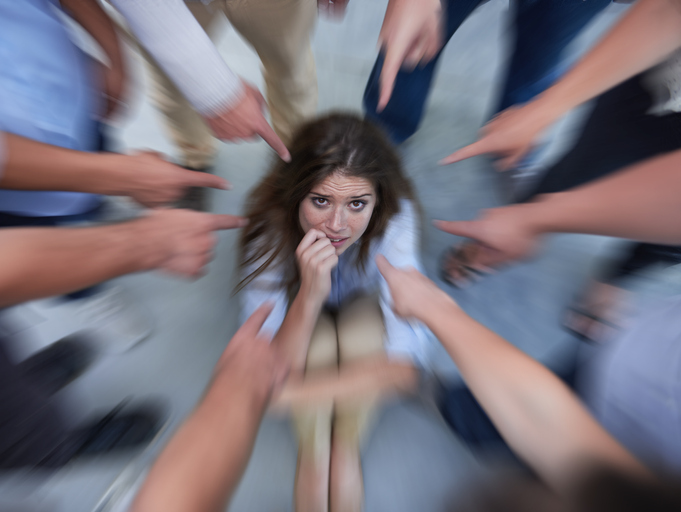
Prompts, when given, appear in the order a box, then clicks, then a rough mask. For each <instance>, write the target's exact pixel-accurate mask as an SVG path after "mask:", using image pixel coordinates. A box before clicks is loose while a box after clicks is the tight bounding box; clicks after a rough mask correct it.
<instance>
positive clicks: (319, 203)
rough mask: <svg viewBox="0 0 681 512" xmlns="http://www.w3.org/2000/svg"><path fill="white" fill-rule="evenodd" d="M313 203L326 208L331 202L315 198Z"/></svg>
mask: <svg viewBox="0 0 681 512" xmlns="http://www.w3.org/2000/svg"><path fill="white" fill-rule="evenodd" d="M312 202H313V203H314V204H315V205H317V206H326V205H327V204H328V203H329V201H328V200H327V199H324V198H323V197H313V198H312Z"/></svg>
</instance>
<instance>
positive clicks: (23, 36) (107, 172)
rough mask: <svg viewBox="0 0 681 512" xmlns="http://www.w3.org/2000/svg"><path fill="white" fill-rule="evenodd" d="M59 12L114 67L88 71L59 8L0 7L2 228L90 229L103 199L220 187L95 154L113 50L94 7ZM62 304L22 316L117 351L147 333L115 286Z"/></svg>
mask: <svg viewBox="0 0 681 512" xmlns="http://www.w3.org/2000/svg"><path fill="white" fill-rule="evenodd" d="M61 7H63V8H64V9H66V11H68V13H69V14H70V15H72V16H73V18H74V19H75V20H76V21H77V22H79V23H80V24H81V25H82V26H83V27H84V28H85V29H86V30H87V31H88V32H89V33H90V34H91V35H92V36H93V37H94V38H95V40H96V41H97V42H98V43H99V44H100V46H101V47H102V48H103V49H104V50H105V52H106V53H107V56H108V57H109V60H110V61H111V67H110V68H109V67H103V66H100V65H98V64H95V63H94V62H93V61H92V60H91V59H90V58H89V57H88V56H86V55H85V54H84V53H83V52H82V51H81V50H80V49H79V48H78V47H76V46H75V45H74V44H73V43H72V41H71V40H70V38H69V35H68V33H67V30H66V27H65V26H64V25H63V23H62V20H61V19H60V17H59V15H58V11H57V9H58V4H57V3H54V2H51V1H49V0H19V1H17V2H14V1H6V0H3V1H0V48H2V49H3V53H2V55H3V59H4V60H3V66H0V91H2V97H3V101H2V102H0V130H3V131H4V132H6V133H7V136H6V141H5V142H4V145H5V146H6V148H5V150H4V152H7V153H8V154H9V156H8V159H9V162H8V165H6V166H5V167H6V168H5V169H4V171H3V173H2V175H0V187H1V189H0V227H16V226H54V225H65V224H74V223H82V222H93V221H96V220H97V219H98V218H99V216H100V213H101V210H102V198H101V196H100V195H99V194H102V193H106V194H127V195H130V196H132V197H133V198H135V199H136V200H138V201H139V202H141V203H143V204H145V205H147V206H159V205H161V204H165V203H167V202H171V201H173V200H174V199H176V198H177V197H178V196H179V195H180V194H182V193H183V192H184V189H185V188H186V187H189V186H195V185H205V186H214V187H216V186H217V187H225V186H226V185H225V182H224V180H221V179H219V178H213V177H211V178H205V177H198V176H194V174H193V173H190V172H189V171H184V170H182V169H179V168H177V167H175V166H172V165H171V164H169V163H166V162H164V161H163V160H162V159H161V158H159V157H158V156H156V155H154V154H151V153H142V154H137V155H132V156H123V155H106V154H103V153H98V151H100V150H101V149H102V147H101V133H100V120H101V118H102V117H103V116H105V115H109V114H110V113H111V111H112V109H115V108H116V106H117V102H116V101H115V99H116V98H115V95H117V94H118V93H117V92H116V91H119V90H120V87H121V85H120V79H119V77H118V76H117V75H118V74H117V73H116V68H117V67H120V62H121V61H122V57H121V55H120V42H119V40H118V38H117V36H116V32H115V30H114V28H113V26H112V24H111V21H110V19H109V17H108V16H107V15H106V14H105V13H104V12H103V11H102V9H101V7H100V6H99V4H98V3H97V2H96V1H95V0H64V1H62V2H61ZM99 75H102V78H103V79H102V84H101V86H102V88H101V89H100V87H99V85H98V83H97V82H98V80H97V77H98V76H99ZM1 157H2V155H0V158H1ZM65 299H66V300H61V299H60V300H58V301H57V300H55V301H47V302H45V301H40V302H36V303H33V304H31V305H26V306H23V307H29V308H31V309H33V310H36V311H37V312H38V315H39V316H40V317H46V318H52V317H54V318H57V317H62V318H63V317H65V316H69V317H74V318H76V319H77V322H79V323H80V324H81V325H82V327H88V328H91V329H93V330H95V331H97V332H98V334H99V335H101V336H102V337H103V339H104V340H105V343H106V345H107V346H109V347H110V348H111V349H113V350H118V351H122V350H126V349H128V348H130V347H131V346H133V345H134V344H136V343H137V342H139V341H141V340H142V339H144V338H145V337H146V336H147V335H148V334H149V333H150V332H151V330H152V323H151V321H150V318H149V315H144V314H143V311H142V309H143V308H142V306H141V305H139V304H136V303H135V301H134V300H132V299H130V298H128V297H125V293H124V291H122V290H121V289H120V288H119V287H106V286H102V287H92V288H89V289H87V290H79V291H76V292H75V293H71V294H69V296H68V297H65Z"/></svg>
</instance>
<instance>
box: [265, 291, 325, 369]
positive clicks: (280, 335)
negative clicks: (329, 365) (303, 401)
mask: <svg viewBox="0 0 681 512" xmlns="http://www.w3.org/2000/svg"><path fill="white" fill-rule="evenodd" d="M321 310H322V302H321V301H320V300H314V299H310V298H309V297H308V296H307V295H306V294H305V292H304V291H303V290H302V289H301V291H299V292H298V294H297V295H296V298H295V299H294V300H293V303H292V304H291V307H290V308H289V310H288V313H286V318H285V319H284V322H283V323H282V324H281V327H280V328H279V331H278V332H277V334H276V336H275V337H274V339H273V340H272V344H273V345H274V346H275V347H276V349H277V351H278V352H279V353H280V354H281V357H283V358H284V359H285V360H287V361H288V362H289V363H290V365H291V372H292V373H296V372H302V371H303V370H304V369H305V361H306V359H307V349H308V347H309V346H310V338H311V337H312V331H313V330H314V327H315V325H316V323H317V318H318V317H319V313H320V312H321Z"/></svg>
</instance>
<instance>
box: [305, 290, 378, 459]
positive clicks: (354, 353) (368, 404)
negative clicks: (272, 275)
mask: <svg viewBox="0 0 681 512" xmlns="http://www.w3.org/2000/svg"><path fill="white" fill-rule="evenodd" d="M384 329H385V328H384V325H383V316H382V314H381V309H380V306H379V304H378V300H377V298H376V297H375V296H373V297H360V298H358V299H356V300H354V301H353V302H351V303H350V304H349V305H348V306H347V307H345V308H343V309H342V310H341V311H340V312H339V313H338V315H337V316H336V318H335V319H334V318H333V317H332V316H331V315H330V314H329V313H326V312H323V313H322V314H321V315H320V316H319V319H318V321H317V325H316V326H315V329H314V331H313V333H312V337H311V339H310V347H309V349H308V353H307V361H306V364H305V374H306V375H312V374H314V372H316V371H322V372H324V373H327V374H328V373H329V371H330V370H332V371H333V370H335V371H337V369H338V368H339V366H342V365H343V364H347V363H351V362H353V361H357V360H359V359H363V358H366V357H370V356H375V355H377V354H381V353H384V348H383V334H384ZM376 410H377V399H375V398H372V399H367V400H365V401H363V402H358V403H353V404H351V405H344V406H340V405H338V404H334V403H332V402H330V403H328V404H323V405H319V406H316V407H309V408H301V409H299V410H296V411H294V413H293V422H294V425H295V428H296V433H297V435H298V445H299V450H301V451H305V452H306V453H308V454H313V455H316V456H321V455H323V454H324V453H328V450H329V449H330V445H331V434H332V432H333V434H334V435H336V436H341V437H340V439H341V440H342V441H343V443H344V444H346V445H349V444H350V443H353V444H356V445H357V446H358V448H359V445H360V443H361V441H362V440H363V437H364V434H365V433H366V432H367V431H368V429H369V427H370V425H371V421H372V419H373V418H374V416H375V411H376Z"/></svg>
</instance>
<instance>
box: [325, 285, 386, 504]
mask: <svg viewBox="0 0 681 512" xmlns="http://www.w3.org/2000/svg"><path fill="white" fill-rule="evenodd" d="M337 325H338V351H339V358H340V365H341V369H342V366H343V365H345V364H349V363H352V362H353V361H358V360H360V359H366V358H370V357H385V351H384V349H383V335H384V331H385V328H384V325H383V317H382V315H381V308H380V306H379V304H378V299H377V298H376V297H375V296H371V297H360V298H358V299H356V300H354V301H353V302H352V303H350V304H349V305H348V306H347V307H345V308H343V309H342V310H341V312H340V313H339V315H338V319H337ZM377 402H378V399H377V398H368V399H364V400H362V401H361V402H353V403H337V404H336V409H335V413H336V414H335V417H334V422H333V442H332V448H331V489H330V500H331V512H350V511H353V512H354V511H359V510H361V509H362V503H363V499H364V485H363V481H362V464H361V458H360V443H361V441H362V439H363V437H364V434H365V433H366V432H367V431H368V428H369V426H370V424H371V421H372V419H373V418H374V417H375V411H376V409H377Z"/></svg>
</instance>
